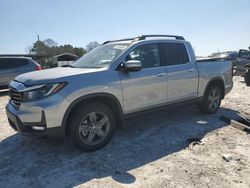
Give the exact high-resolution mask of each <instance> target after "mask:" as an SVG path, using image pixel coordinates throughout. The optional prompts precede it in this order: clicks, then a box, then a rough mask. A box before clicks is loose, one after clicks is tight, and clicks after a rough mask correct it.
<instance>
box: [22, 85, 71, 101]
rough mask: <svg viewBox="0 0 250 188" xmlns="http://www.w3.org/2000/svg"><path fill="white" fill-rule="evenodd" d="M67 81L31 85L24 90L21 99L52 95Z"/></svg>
mask: <svg viewBox="0 0 250 188" xmlns="http://www.w3.org/2000/svg"><path fill="white" fill-rule="evenodd" d="M66 85H67V83H65V82H63V83H54V84H44V85H39V86H33V87H30V88H27V89H26V91H24V92H23V98H22V99H23V101H33V100H39V99H42V98H45V97H48V96H50V95H53V94H55V93H57V92H58V91H60V90H61V89H62V88H64V87H65V86H66Z"/></svg>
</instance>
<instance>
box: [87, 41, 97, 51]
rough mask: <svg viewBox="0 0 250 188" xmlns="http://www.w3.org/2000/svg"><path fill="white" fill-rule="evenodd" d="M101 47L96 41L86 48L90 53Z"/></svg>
mask: <svg viewBox="0 0 250 188" xmlns="http://www.w3.org/2000/svg"><path fill="white" fill-rule="evenodd" d="M99 45H100V44H99V43H98V42H96V41H93V42H90V43H88V44H87V46H86V51H87V52H89V51H91V50H93V49H94V48H96V47H98V46H99Z"/></svg>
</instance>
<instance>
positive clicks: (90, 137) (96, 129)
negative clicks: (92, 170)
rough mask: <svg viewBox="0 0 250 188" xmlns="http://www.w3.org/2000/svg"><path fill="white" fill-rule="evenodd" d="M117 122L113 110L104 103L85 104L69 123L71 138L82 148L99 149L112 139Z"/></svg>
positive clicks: (86, 149)
mask: <svg viewBox="0 0 250 188" xmlns="http://www.w3.org/2000/svg"><path fill="white" fill-rule="evenodd" d="M115 122H116V121H115V117H114V114H113V112H112V111H111V110H110V108H108V107H107V106H105V105H104V104H102V103H95V102H94V103H88V104H84V105H83V107H80V108H78V109H77V110H76V111H75V113H74V116H73V117H72V121H71V124H70V125H69V126H70V127H69V136H70V139H71V140H72V141H73V143H74V144H75V145H76V146H77V147H78V148H79V149H81V150H84V151H94V150H97V149H99V148H101V147H103V146H105V145H106V144H107V143H108V142H109V141H110V139H111V137H112V135H113V132H114V129H115Z"/></svg>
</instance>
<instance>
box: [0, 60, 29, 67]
mask: <svg viewBox="0 0 250 188" xmlns="http://www.w3.org/2000/svg"><path fill="white" fill-rule="evenodd" d="M28 64H29V62H28V60H27V59H15V58H0V69H11V68H17V67H21V66H25V65H28Z"/></svg>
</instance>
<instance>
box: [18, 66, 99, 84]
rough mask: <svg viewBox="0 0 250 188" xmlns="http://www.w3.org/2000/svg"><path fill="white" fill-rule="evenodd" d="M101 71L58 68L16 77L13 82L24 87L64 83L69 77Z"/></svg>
mask: <svg viewBox="0 0 250 188" xmlns="http://www.w3.org/2000/svg"><path fill="white" fill-rule="evenodd" d="M101 70H103V69H93V68H91V69H85V68H71V67H58V68H51V69H45V70H40V71H33V72H29V73H25V74H21V75H19V76H17V77H16V78H15V80H16V81H18V82H22V83H23V84H24V85H27V86H31V85H39V84H46V83H55V82H64V81H67V80H69V79H70V77H73V76H76V75H81V74H87V73H91V72H97V71H101Z"/></svg>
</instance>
